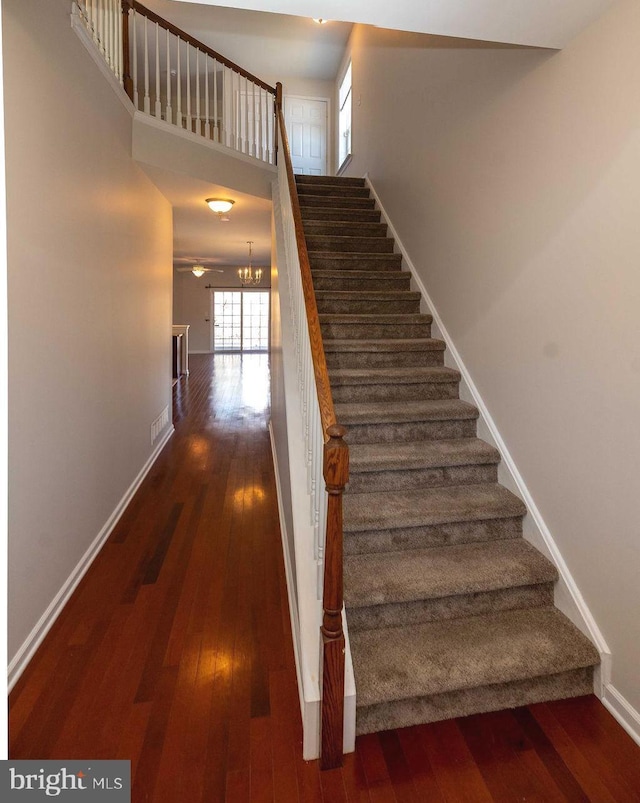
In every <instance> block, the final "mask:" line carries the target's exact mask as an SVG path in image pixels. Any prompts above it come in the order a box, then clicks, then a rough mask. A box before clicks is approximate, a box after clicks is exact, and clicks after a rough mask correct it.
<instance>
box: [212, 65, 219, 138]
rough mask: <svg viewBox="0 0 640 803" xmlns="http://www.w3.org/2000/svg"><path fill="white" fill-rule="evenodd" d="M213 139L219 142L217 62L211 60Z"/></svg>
mask: <svg viewBox="0 0 640 803" xmlns="http://www.w3.org/2000/svg"><path fill="white" fill-rule="evenodd" d="M213 138H214V139H215V141H216V142H220V115H219V114H218V62H217V61H216V59H214V60H213Z"/></svg>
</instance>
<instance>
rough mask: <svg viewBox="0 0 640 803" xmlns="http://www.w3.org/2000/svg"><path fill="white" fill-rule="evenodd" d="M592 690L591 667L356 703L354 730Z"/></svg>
mask: <svg viewBox="0 0 640 803" xmlns="http://www.w3.org/2000/svg"><path fill="white" fill-rule="evenodd" d="M592 692H593V670H592V669H591V667H588V668H586V669H576V670H573V671H571V672H563V673H561V674H558V675H550V676H545V677H541V678H532V679H530V680H524V681H518V682H512V683H505V684H495V685H492V686H483V687H480V688H476V689H464V690H462V691H456V692H447V693H446V694H438V695H434V696H431V697H413V698H409V699H406V700H397V701H394V702H388V703H381V704H380V705H372V706H368V707H367V708H361V707H358V709H357V715H356V733H357V734H358V735H362V734H365V733H375V732H377V731H380V730H387V729H391V728H405V727H408V726H411V725H418V724H420V723H425V722H439V721H441V720H444V719H453V718H455V717H466V716H469V715H470V714H480V713H485V712H487V711H499V710H501V709H503V708H515V707H517V706H523V705H533V704H534V703H541V702H544V701H546V700H562V699H565V698H567V697H580V696H582V695H585V694H591V693H592Z"/></svg>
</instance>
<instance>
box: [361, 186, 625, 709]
mask: <svg viewBox="0 0 640 803" xmlns="http://www.w3.org/2000/svg"><path fill="white" fill-rule="evenodd" d="M364 178H365V182H366V185H367V187H368V188H369V189H370V191H371V195H372V197H373V198H374V199H375V201H376V204H377V207H378V209H379V210H380V212H381V213H382V217H383V219H384V222H385V223H386V224H387V226H388V229H389V234H390V235H391V236H392V237H393V238H394V239H395V242H396V247H397V252H399V253H401V254H402V259H403V262H404V263H405V264H406V266H407V268H408V269H409V271H410V272H411V276H412V278H413V281H414V283H415V285H416V287H417V288H418V290H419V291H420V293H421V294H422V298H423V300H424V302H425V304H426V306H427V308H428V310H429V312H430V313H431V315H432V316H433V323H434V329H435V330H436V334H437V335H438V336H439V337H440V338H441V339H442V340H444V341H445V343H446V345H447V353H448V356H449V358H450V360H451V361H452V362H453V364H454V365H455V367H456V368H457V370H458V371H460V374H461V377H462V380H461V383H460V386H461V387H460V389H461V394H460V395H461V397H463V396H464V397H466V398H468V399H469V400H470V401H471V402H472V403H473V404H475V406H476V407H477V408H478V410H479V412H480V419H479V422H478V425H479V427H480V426H482V427H483V428H484V432H482V433H481V437H485V439H486V440H489V441H490V442H491V443H492V445H494V446H495V447H496V449H497V450H498V451H499V452H500V456H501V458H502V466H501V470H502V472H503V473H504V474H505V475H506V476H505V478H504V479H503V477H501V478H500V480H501V482H504V484H505V485H507V487H510V490H513V491H514V492H515V493H516V494H519V495H520V497H521V498H522V500H523V502H524V503H525V505H526V506H527V510H528V511H529V516H530V520H531V527H530V528H529V531H528V532H527V531H525V532H524V537H525V538H526V539H527V540H529V541H531V542H532V543H533V544H534V545H535V546H536V547H537V548H538V549H540V550H541V551H542V552H544V553H545V554H546V555H547V557H548V558H549V559H550V560H551V561H552V563H554V564H555V566H556V567H557V569H558V573H559V575H560V578H559V580H558V583H557V587H556V593H555V604H556V607H557V608H559V610H561V611H562V612H563V613H564V614H565V616H567V617H568V618H569V619H570V620H571V621H572V622H573V624H575V625H576V627H577V628H578V629H579V630H581V631H582V632H583V633H584V634H585V635H586V636H587V637H588V638H590V639H591V641H592V642H593V644H594V645H595V647H596V649H597V650H598V652H599V653H600V658H601V665H600V667H599V669H598V671H597V673H596V678H597V683H596V687H595V693H596V694H597V695H598V696H599V697H603V695H604V693H605V689H606V688H607V687H608V684H609V683H610V680H611V660H612V659H611V650H610V649H609V647H608V645H607V642H606V641H605V638H604V636H603V635H602V632H601V631H600V628H599V627H598V625H597V623H596V621H595V619H594V618H593V615H592V614H591V611H590V610H589V608H588V606H587V604H586V602H585V600H584V598H583V596H582V594H581V593H580V589H579V588H578V586H577V584H576V582H575V580H574V579H573V576H572V575H571V572H570V571H569V568H568V566H567V564H566V562H565V560H564V558H563V557H562V554H561V553H560V550H559V548H558V545H557V544H556V542H555V539H554V538H553V536H552V534H551V531H550V530H549V528H548V527H547V525H546V523H545V521H544V519H543V518H542V514H541V513H540V510H539V509H538V507H537V505H536V503H535V502H534V500H533V497H532V495H531V493H530V491H529V489H528V487H527V485H526V483H525V481H524V479H523V477H522V475H521V474H520V472H519V471H518V468H517V466H516V464H515V461H514V460H513V458H512V456H511V454H510V452H509V450H508V448H507V445H506V444H505V442H504V440H503V439H502V436H501V435H500V432H499V431H498V427H497V425H496V423H495V421H494V420H493V418H492V416H491V413H490V412H489V410H488V409H487V406H486V405H485V403H484V401H483V400H482V397H481V396H480V393H479V391H478V389H477V387H476V385H475V383H474V381H473V379H472V377H471V374H470V372H469V370H468V368H467V367H466V365H465V364H464V362H463V360H462V357H461V356H460V354H459V353H458V350H457V349H456V347H455V345H454V343H453V340H452V338H451V336H450V335H449V333H448V331H447V328H446V327H445V325H444V323H443V322H442V318H441V317H440V315H439V313H438V310H437V308H436V306H435V304H434V303H433V301H432V299H431V297H430V295H429V293H428V292H427V289H426V287H425V285H424V283H423V281H422V279H421V277H420V276H419V274H418V271H417V270H416V267H415V265H414V264H413V262H412V260H411V258H410V256H409V254H408V253H407V251H406V250H405V248H404V246H403V245H402V242H401V240H400V237H399V236H398V233H397V231H396V230H395V228H394V226H393V224H392V223H391V221H390V220H389V216H388V215H387V213H386V211H385V208H384V206H383V204H382V202H381V200H380V196H379V195H378V193H377V192H376V190H375V187H374V186H373V184H372V183H371V179H370V178H369V176H368V174H365V176H364ZM479 434H480V433H479Z"/></svg>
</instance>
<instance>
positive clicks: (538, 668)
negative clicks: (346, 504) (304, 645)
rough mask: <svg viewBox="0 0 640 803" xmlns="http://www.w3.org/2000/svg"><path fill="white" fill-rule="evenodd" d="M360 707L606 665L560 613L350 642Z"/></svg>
mask: <svg viewBox="0 0 640 803" xmlns="http://www.w3.org/2000/svg"><path fill="white" fill-rule="evenodd" d="M350 642H351V652H352V655H353V665H354V671H355V677H356V688H357V705H358V707H363V706H370V705H376V704H379V703H383V702H387V701H390V700H401V699H406V698H412V697H424V696H427V695H432V694H442V693H443V692H451V691H455V690H459V689H471V688H478V687H482V686H496V685H498V684H503V683H510V682H517V681H521V680H524V679H526V678H533V677H541V676H545V675H551V674H558V673H562V672H567V671H570V670H573V669H578V668H581V667H590V666H593V665H595V664H597V663H598V661H599V657H598V653H597V651H596V649H595V647H594V646H593V645H592V644H591V643H590V642H589V640H588V639H587V638H586V637H585V636H583V635H582V634H581V633H580V632H579V631H578V630H577V628H576V627H575V626H574V625H573V624H571V622H569V620H568V619H567V618H566V617H565V616H563V615H562V614H561V613H560V612H559V611H557V610H555V609H553V608H533V609H526V610H515V611H503V612H500V613H495V614H487V615H483V616H476V617H468V618H461V619H454V620H447V621H438V622H427V623H424V624H419V625H412V626H407V627H391V628H382V629H379V630H363V631H359V632H355V633H352V634H351V636H350Z"/></svg>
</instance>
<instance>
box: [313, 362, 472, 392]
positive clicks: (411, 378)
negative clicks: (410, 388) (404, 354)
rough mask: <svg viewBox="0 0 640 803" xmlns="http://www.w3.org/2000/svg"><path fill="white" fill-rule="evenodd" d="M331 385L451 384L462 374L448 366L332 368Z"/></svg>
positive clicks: (330, 373) (330, 374)
mask: <svg viewBox="0 0 640 803" xmlns="http://www.w3.org/2000/svg"><path fill="white" fill-rule="evenodd" d="M329 378H330V380H331V385H332V386H335V387H340V386H342V385H382V384H387V385H413V384H424V383H426V382H428V383H434V384H437V383H450V382H458V381H459V380H460V372H459V371H456V370H455V368H448V367H447V366H446V365H433V366H431V365H429V366H418V367H410V368H402V367H401V368H332V369H330V370H329Z"/></svg>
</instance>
